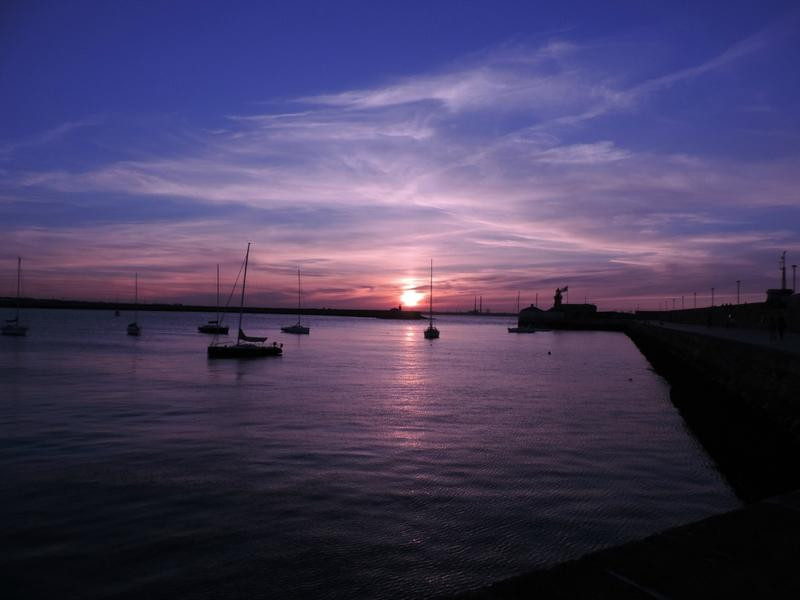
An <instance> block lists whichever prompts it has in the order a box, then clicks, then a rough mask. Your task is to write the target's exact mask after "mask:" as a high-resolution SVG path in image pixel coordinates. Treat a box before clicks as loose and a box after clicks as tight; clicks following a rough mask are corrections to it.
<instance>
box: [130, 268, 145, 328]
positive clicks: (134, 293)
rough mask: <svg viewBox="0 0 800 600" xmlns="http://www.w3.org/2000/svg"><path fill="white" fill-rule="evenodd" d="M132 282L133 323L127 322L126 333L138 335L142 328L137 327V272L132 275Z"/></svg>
mask: <svg viewBox="0 0 800 600" xmlns="http://www.w3.org/2000/svg"><path fill="white" fill-rule="evenodd" d="M133 281H134V283H133V286H134V287H133V289H134V292H133V323H128V335H139V334H140V333H142V328H141V327H139V274H138V273H136V274H135V275H134V280H133Z"/></svg>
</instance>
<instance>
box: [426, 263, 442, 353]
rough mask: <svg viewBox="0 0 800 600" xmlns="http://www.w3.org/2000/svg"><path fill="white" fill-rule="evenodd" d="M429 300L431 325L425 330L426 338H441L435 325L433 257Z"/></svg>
mask: <svg viewBox="0 0 800 600" xmlns="http://www.w3.org/2000/svg"><path fill="white" fill-rule="evenodd" d="M428 300H429V306H430V309H429V315H428V320H429V322H430V325H428V328H427V329H426V330H425V339H426V340H435V339H438V338H439V330H438V329H436V327H434V326H433V259H431V292H430V294H429V295H428Z"/></svg>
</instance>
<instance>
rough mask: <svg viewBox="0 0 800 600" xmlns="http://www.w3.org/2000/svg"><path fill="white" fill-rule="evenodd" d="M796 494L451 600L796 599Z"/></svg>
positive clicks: (799, 541) (799, 532)
mask: <svg viewBox="0 0 800 600" xmlns="http://www.w3.org/2000/svg"><path fill="white" fill-rule="evenodd" d="M798 557H800V491H795V492H791V493H789V494H784V495H781V496H777V497H774V498H771V499H768V500H764V501H761V502H757V503H755V504H751V505H749V506H746V507H744V508H741V509H738V510H735V511H731V512H728V513H724V514H722V515H716V516H713V517H709V518H707V519H704V520H702V521H697V522H695V523H691V524H689V525H684V526H681V527H676V528H673V529H668V530H667V531H664V532H662V533H658V534H656V535H653V536H650V537H648V538H645V539H643V540H641V541H637V542H630V543H628V544H624V545H622V546H617V547H614V548H610V549H607V550H600V551H598V552H595V553H592V554H589V555H586V556H584V557H583V558H579V559H577V560H573V561H568V562H565V563H561V564H559V565H556V566H554V567H551V568H549V569H543V570H539V571H533V572H530V573H527V574H525V575H520V576H518V577H513V578H511V579H507V580H505V581H501V582H498V583H495V584H493V585H491V586H489V587H486V588H482V589H479V590H475V591H473V592H467V593H465V594H462V595H459V596H457V598H460V599H462V600H478V599H480V600H501V599H502V600H508V599H512V598H565V599H566V598H570V599H580V598H598V599H603V598H621V599H629V598H649V599H653V598H657V599H665V598H800V569H798V562H797V560H798Z"/></svg>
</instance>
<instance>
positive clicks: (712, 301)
mask: <svg viewBox="0 0 800 600" xmlns="http://www.w3.org/2000/svg"><path fill="white" fill-rule="evenodd" d="M711 306H714V288H713V287H712V288H711Z"/></svg>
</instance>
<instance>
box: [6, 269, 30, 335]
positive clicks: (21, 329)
mask: <svg viewBox="0 0 800 600" xmlns="http://www.w3.org/2000/svg"><path fill="white" fill-rule="evenodd" d="M21 273H22V257H21V256H19V257H17V313H16V315H14V318H13V319H6V324H5V325H3V328H2V333H3V335H12V336H16V337H23V336H25V335H27V334H28V326H27V325H22V324H20V322H19V293H20V278H21Z"/></svg>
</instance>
